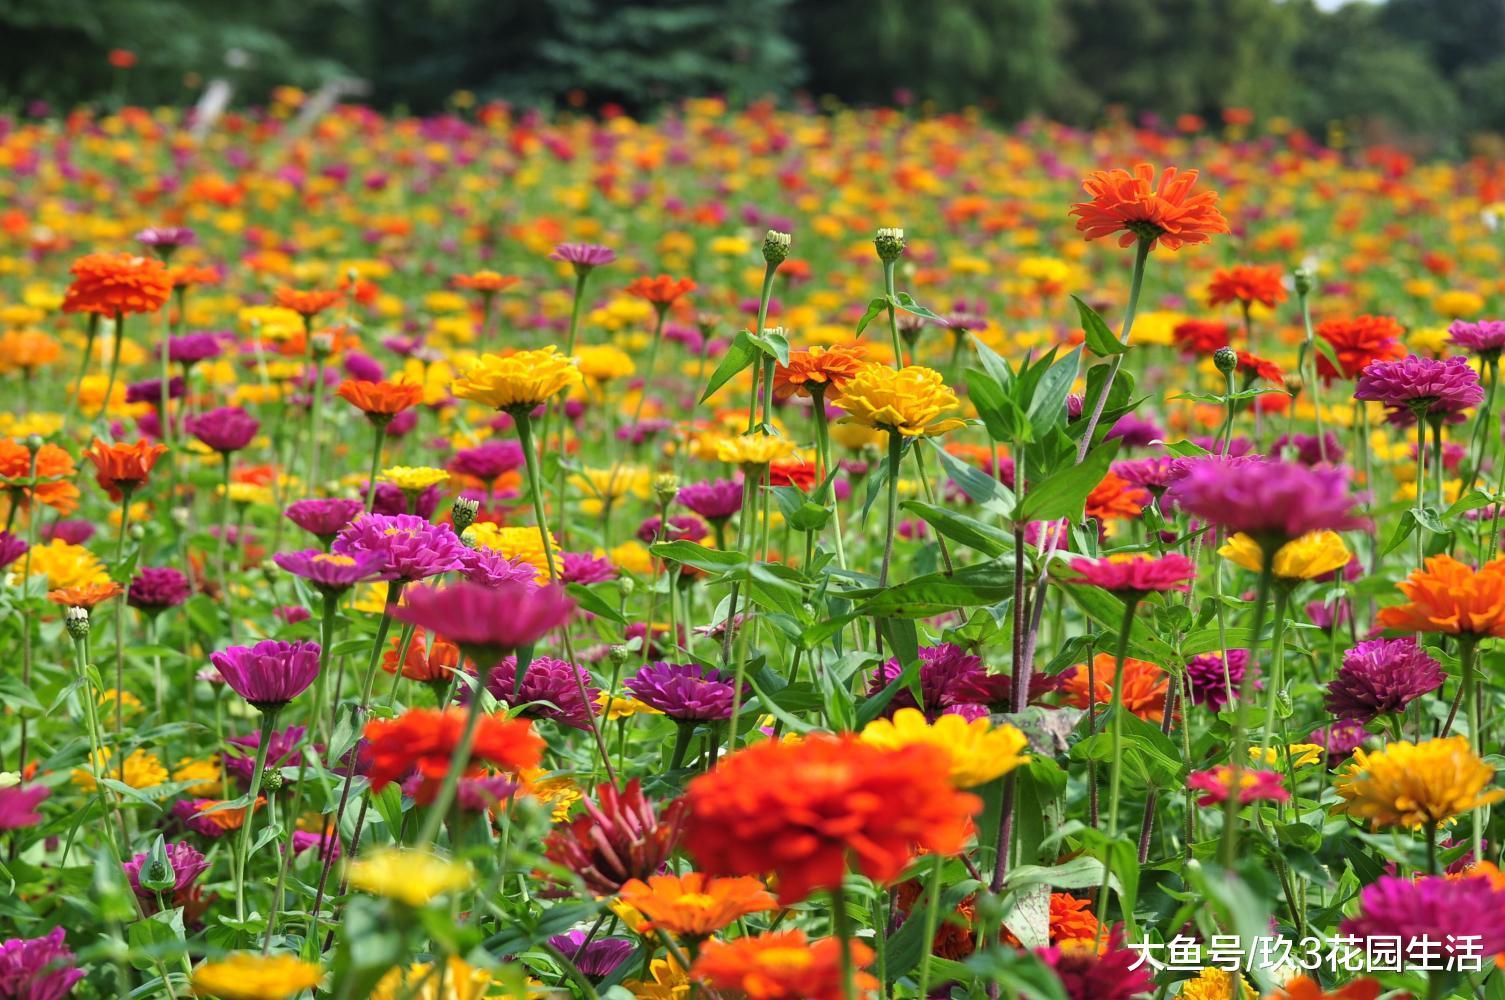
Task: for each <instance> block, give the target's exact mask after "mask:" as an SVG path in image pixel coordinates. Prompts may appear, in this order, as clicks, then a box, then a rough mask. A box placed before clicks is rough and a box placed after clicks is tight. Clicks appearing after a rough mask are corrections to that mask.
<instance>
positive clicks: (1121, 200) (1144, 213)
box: [1068, 163, 1228, 250]
mask: <svg viewBox="0 0 1505 1000" xmlns="http://www.w3.org/2000/svg"><path fill="white" fill-rule="evenodd" d="M1196 183H1197V172H1196V171H1195V170H1187V171H1185V172H1184V173H1183V172H1180V171H1178V170H1177V169H1176V168H1175V167H1166V168H1165V173H1163V174H1161V175H1160V180H1159V182H1158V183H1156V180H1155V168H1154V167H1153V166H1151V165H1150V164H1148V163H1141V164H1139V165H1138V166H1137V167H1135V168H1134V172H1133V173H1132V174H1131V173H1129V172H1128V171H1127V170H1120V169H1113V170H1094V171H1093V172H1092V173H1090V174H1088V175H1087V178H1086V179H1085V180H1084V181H1082V189H1083V190H1084V191H1086V192H1087V194H1088V196H1089V197H1090V198H1091V200H1090V201H1084V202H1078V203H1077V204H1075V205H1072V206H1071V211H1070V212H1069V213H1068V214H1069V215H1074V216H1076V217H1077V221H1076V227H1077V230H1078V231H1079V232H1081V233H1083V234H1084V236H1085V238H1087V239H1089V240H1095V239H1100V238H1102V237H1104V236H1112V235H1113V234H1114V233H1122V234H1123V235H1122V236H1120V237H1119V238H1118V245H1119V246H1121V247H1126V246H1129V245H1130V244H1132V243H1134V242H1135V241H1136V240H1141V239H1143V240H1148V241H1149V245H1150V247H1151V248H1152V249H1153V248H1154V246H1155V244H1156V243H1164V244H1165V247H1166V249H1167V250H1179V249H1180V248H1181V247H1182V246H1184V245H1186V244H1189V243H1207V242H1209V241H1210V240H1211V239H1212V237H1213V235H1215V234H1217V233H1226V232H1228V220H1227V219H1225V218H1223V213H1222V212H1220V211H1218V196H1217V192H1215V191H1196V192H1194V191H1193V190H1192V188H1193V186H1194V185H1195V184H1196Z"/></svg>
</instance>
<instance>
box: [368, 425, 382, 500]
mask: <svg viewBox="0 0 1505 1000" xmlns="http://www.w3.org/2000/svg"><path fill="white" fill-rule="evenodd" d="M371 426H372V427H373V428H375V430H376V440H375V441H373V442H372V444H371V475H370V476H369V477H367V479H366V509H367V510H371V509H372V503H373V502H374V501H375V500H376V477H377V475H378V474H379V473H380V472H381V450H382V445H384V444H385V443H386V441H387V424H386V421H385V420H383V421H380V422H378V423H374V424H372V425H371Z"/></svg>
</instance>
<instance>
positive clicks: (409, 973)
mask: <svg viewBox="0 0 1505 1000" xmlns="http://www.w3.org/2000/svg"><path fill="white" fill-rule="evenodd" d="M582 937H583V934H582ZM552 940H553V939H552V938H550V941H551V942H552ZM596 943H599V944H604V943H605V942H596ZM624 943H625V942H624ZM565 954H566V955H568V954H569V952H568V951H566V952H565ZM574 961H575V965H576V967H578V968H580V970H581V971H582V972H585V967H584V966H583V965H582V964H581V961H580V960H579V959H575V960H574ZM605 974H606V973H601V975H605ZM586 975H591V973H589V972H586ZM491 983H492V976H491V973H490V972H488V971H487V970H485V969H482V968H479V967H477V966H474V965H471V964H470V963H469V962H467V961H465V960H464V959H463V958H461V957H460V956H458V955H450V956H449V957H448V958H446V959H445V960H444V965H443V967H442V968H441V969H439V970H438V971H437V972H436V971H435V970H434V964H433V963H432V962H414V963H412V964H411V965H407V966H398V967H396V968H393V969H390V970H388V972H387V974H386V975H384V976H382V977H381V979H380V980H378V981H377V984H376V987H375V988H374V989H373V990H372V991H371V996H370V997H369V998H368V1000H481V998H482V997H485V996H488V995H489V994H490V988H491Z"/></svg>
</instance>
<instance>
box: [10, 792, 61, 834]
mask: <svg viewBox="0 0 1505 1000" xmlns="http://www.w3.org/2000/svg"><path fill="white" fill-rule="evenodd" d="M51 794H52V789H50V788H48V787H47V786H46V785H29V786H23V785H11V786H9V787H0V830H21V829H25V828H26V827H29V826H36V825H37V824H38V823H40V822H42V814H41V813H40V812H38V811H37V807H38V806H40V805H41V804H42V803H43V802H45V801H47V798H48V797H49V796H50V795H51Z"/></svg>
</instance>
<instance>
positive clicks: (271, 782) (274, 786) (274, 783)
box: [261, 767, 282, 792]
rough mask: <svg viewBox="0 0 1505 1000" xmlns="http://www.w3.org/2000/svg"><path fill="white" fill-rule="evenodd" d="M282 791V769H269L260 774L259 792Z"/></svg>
mask: <svg viewBox="0 0 1505 1000" xmlns="http://www.w3.org/2000/svg"><path fill="white" fill-rule="evenodd" d="M281 789H282V768H280V767H269V768H266V769H265V770H263V771H262V772H261V790H262V791H264V792H276V791H281Z"/></svg>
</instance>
